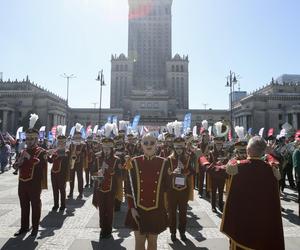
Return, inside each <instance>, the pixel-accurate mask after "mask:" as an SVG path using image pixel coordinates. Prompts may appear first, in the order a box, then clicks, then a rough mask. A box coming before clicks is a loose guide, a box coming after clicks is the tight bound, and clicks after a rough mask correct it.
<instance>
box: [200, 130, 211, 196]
mask: <svg viewBox="0 0 300 250" xmlns="http://www.w3.org/2000/svg"><path fill="white" fill-rule="evenodd" d="M199 148H200V150H201V156H204V157H206V158H207V157H208V156H209V152H210V144H209V133H208V130H204V129H203V130H202V131H201V142H200V145H199ZM198 163H199V178H198V194H199V195H200V198H202V197H203V189H204V179H205V177H206V182H205V183H206V187H205V196H206V198H210V196H209V191H210V190H208V184H209V183H208V182H209V180H208V178H209V177H208V175H207V174H206V164H203V163H204V162H203V159H202V161H201V160H200V158H198Z"/></svg>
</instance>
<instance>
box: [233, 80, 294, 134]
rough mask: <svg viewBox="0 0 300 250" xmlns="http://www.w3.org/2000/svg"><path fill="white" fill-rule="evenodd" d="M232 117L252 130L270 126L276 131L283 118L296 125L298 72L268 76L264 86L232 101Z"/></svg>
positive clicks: (238, 123)
mask: <svg viewBox="0 0 300 250" xmlns="http://www.w3.org/2000/svg"><path fill="white" fill-rule="evenodd" d="M282 79H285V80H284V81H283V80H282ZM288 79H289V81H286V80H288ZM233 117H234V122H235V125H240V126H244V127H245V128H247V129H249V128H253V131H254V133H258V131H259V129H260V128H263V127H264V128H265V129H266V130H268V129H269V128H274V129H275V131H276V133H278V132H279V131H280V130H281V126H282V124H284V123H285V122H288V123H289V124H291V125H292V126H293V127H294V129H299V128H300V75H298V76H297V75H282V76H280V77H278V78H277V79H276V80H273V79H272V81H271V82H270V83H269V84H267V85H266V86H264V87H262V88H261V89H259V90H256V91H254V92H253V93H250V94H249V95H247V96H246V97H244V98H242V99H240V100H238V101H236V102H234V105H233Z"/></svg>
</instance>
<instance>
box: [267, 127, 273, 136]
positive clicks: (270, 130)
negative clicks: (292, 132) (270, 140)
mask: <svg viewBox="0 0 300 250" xmlns="http://www.w3.org/2000/svg"><path fill="white" fill-rule="evenodd" d="M273 134H274V128H270V129H269V130H268V137H270V136H272V135H273Z"/></svg>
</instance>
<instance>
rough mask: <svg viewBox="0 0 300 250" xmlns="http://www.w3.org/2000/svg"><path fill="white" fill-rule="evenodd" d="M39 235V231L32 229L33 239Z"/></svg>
mask: <svg viewBox="0 0 300 250" xmlns="http://www.w3.org/2000/svg"><path fill="white" fill-rule="evenodd" d="M37 234H38V230H37V229H32V231H31V234H30V236H31V237H35V236H37Z"/></svg>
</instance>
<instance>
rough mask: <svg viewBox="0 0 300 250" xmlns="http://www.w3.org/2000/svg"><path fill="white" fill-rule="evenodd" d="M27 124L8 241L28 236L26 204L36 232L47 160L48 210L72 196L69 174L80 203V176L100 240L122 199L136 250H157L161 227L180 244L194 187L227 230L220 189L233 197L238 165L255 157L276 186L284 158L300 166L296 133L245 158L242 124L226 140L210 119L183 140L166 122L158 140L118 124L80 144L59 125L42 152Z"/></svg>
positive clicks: (221, 124)
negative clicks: (89, 192)
mask: <svg viewBox="0 0 300 250" xmlns="http://www.w3.org/2000/svg"><path fill="white" fill-rule="evenodd" d="M33 120H37V117H36V115H32V118H31V120H30V123H31V126H30V128H29V129H28V130H27V131H26V145H27V147H26V149H24V150H23V151H22V152H21V153H20V156H19V157H18V158H17V160H16V163H15V164H14V166H15V168H16V169H18V170H19V191H18V194H19V198H20V205H21V228H20V230H19V231H18V232H17V233H16V234H15V236H17V235H20V234H23V233H26V232H28V231H29V228H30V227H29V212H30V205H31V208H32V232H31V235H33V236H35V235H36V234H37V232H38V225H39V221H40V216H41V199H40V195H41V191H42V189H43V188H47V183H46V181H47V163H51V164H52V169H51V183H52V189H53V200H54V205H53V208H52V210H53V211H56V210H57V209H59V210H60V211H64V210H65V208H66V183H67V182H69V187H70V193H69V195H68V197H67V198H68V199H72V198H73V193H74V182H75V174H76V176H77V183H78V192H79V194H78V197H77V198H78V199H82V198H83V190H84V185H83V173H84V172H85V181H86V185H85V188H89V187H91V186H93V205H94V206H95V207H96V208H97V209H99V225H100V228H101V232H100V238H101V239H107V238H110V237H111V234H112V225H113V214H114V212H118V211H120V209H121V204H122V202H126V203H127V209H128V211H127V215H126V218H124V220H125V225H126V226H127V227H128V228H130V229H132V230H133V231H134V235H135V243H136V249H139V250H140V249H145V242H146V241H147V242H148V249H157V236H158V235H159V234H160V233H161V232H163V231H164V230H166V229H167V227H169V230H170V234H171V235H170V238H171V240H172V241H173V242H175V241H177V237H176V231H177V228H178V230H179V234H180V238H181V240H183V241H186V240H187V237H186V235H185V231H186V226H187V207H188V201H189V200H193V195H194V189H196V190H198V195H199V197H200V198H203V199H204V198H205V199H207V200H209V201H210V202H211V208H212V211H213V212H214V213H223V222H224V225H223V226H224V227H223V228H222V230H223V232H225V231H226V230H228V231H229V232H230V233H231V230H232V228H231V225H230V222H228V218H230V216H233V215H231V214H230V213H229V215H227V213H226V211H225V209H228V208H227V207H230V206H229V205H226V204H225V206H224V192H225V197H230V198H231V199H232V196H230V194H229V193H230V192H231V191H230V190H232V185H233V183H234V182H233V180H234V178H233V177H234V176H235V175H237V174H238V172H239V171H240V166H242V165H243V164H244V165H247V164H248V165H249V164H250V165H251V164H252V162H253V161H255V160H259V164H260V165H261V166H269V167H270V168H272V172H273V173H274V175H275V177H276V182H277V184H279V183H280V184H281V187H282V188H284V184H283V183H284V182H283V181H282V179H281V178H280V173H281V174H282V173H283V168H284V166H283V165H286V163H285V159H287V158H288V156H287V155H289V157H294V158H295V159H296V160H295V161H297V162H298V163H299V162H300V158H299V157H300V153H299V150H297V149H298V148H299V144H300V143H299V141H300V133H296V137H295V142H293V143H292V144H291V143H289V144H285V143H284V141H283V143H282V138H280V140H281V144H280V143H277V144H276V145H275V144H272V143H270V142H268V144H267V146H266V147H267V151H266V154H265V155H263V156H259V158H258V157H257V158H255V160H253V159H254V158H251V159H252V160H250V158H249V152H248V146H249V145H248V141H249V139H250V136H249V135H247V133H245V131H244V128H243V127H238V126H237V127H236V128H235V133H236V135H237V139H236V140H232V141H228V137H227V136H228V132H229V130H230V127H229V125H228V124H226V123H224V122H217V123H216V124H214V126H213V128H210V129H208V123H207V121H203V122H202V127H201V129H200V130H199V133H196V134H195V133H194V134H193V133H188V134H186V135H185V136H182V134H181V132H180V129H178V127H177V126H178V124H177V123H174V124H173V127H172V126H170V124H169V125H168V126H167V130H168V131H165V132H163V133H161V134H160V135H159V136H158V138H157V137H156V136H155V135H154V134H153V133H147V134H145V135H143V136H138V135H137V134H135V133H132V132H129V133H127V131H126V128H124V127H122V128H121V127H120V128H119V133H117V134H114V133H113V132H114V130H115V129H114V128H113V126H112V125H109V124H108V125H107V126H105V131H104V133H102V134H99V133H96V134H93V133H92V131H90V132H89V133H88V135H87V139H86V141H84V140H83V139H82V133H81V131H82V125H80V124H76V125H75V131H74V133H73V136H72V138H71V140H69V138H67V137H66V135H65V134H64V131H63V130H64V129H63V128H62V126H58V127H57V136H56V140H57V143H56V147H55V148H54V149H49V150H45V149H43V148H41V147H39V146H38V131H37V130H35V129H34V121H33ZM120 125H121V122H120ZM269 139H270V138H269ZM292 145H293V149H291V148H292ZM294 151H296V152H295V153H294V155H293V152H294ZM290 155H292V156H290ZM247 156H248V158H247ZM259 164H258V165H259ZM248 165H247V166H248ZM299 165H300V164H299ZM298 168H300V166H298ZM243 178H247V176H246V175H245V176H244V177H243ZM236 185H238V184H236ZM298 185H299V184H298ZM237 195H238V194H237ZM59 196H60V203H59ZM225 202H226V201H225ZM217 205H218V206H217ZM217 208H218V209H217ZM177 211H178V213H179V214H178V215H179V216H178V223H177ZM299 216H300V215H299ZM223 222H222V223H223ZM177 224H178V226H177ZM225 233H226V232H225ZM234 237H235V235H234V233H233V236H232V237H230V240H231V244H232V245H234V244H235V243H236V241H235V238H234ZM250 245H251V244H250ZM236 246H237V247H239V248H235V249H250V248H247V247H248V246H247V245H244V246H243V245H236ZM243 247H244V248H243ZM232 249H233V248H232ZM272 249H275V248H272ZM276 249H281V248H276Z"/></svg>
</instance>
